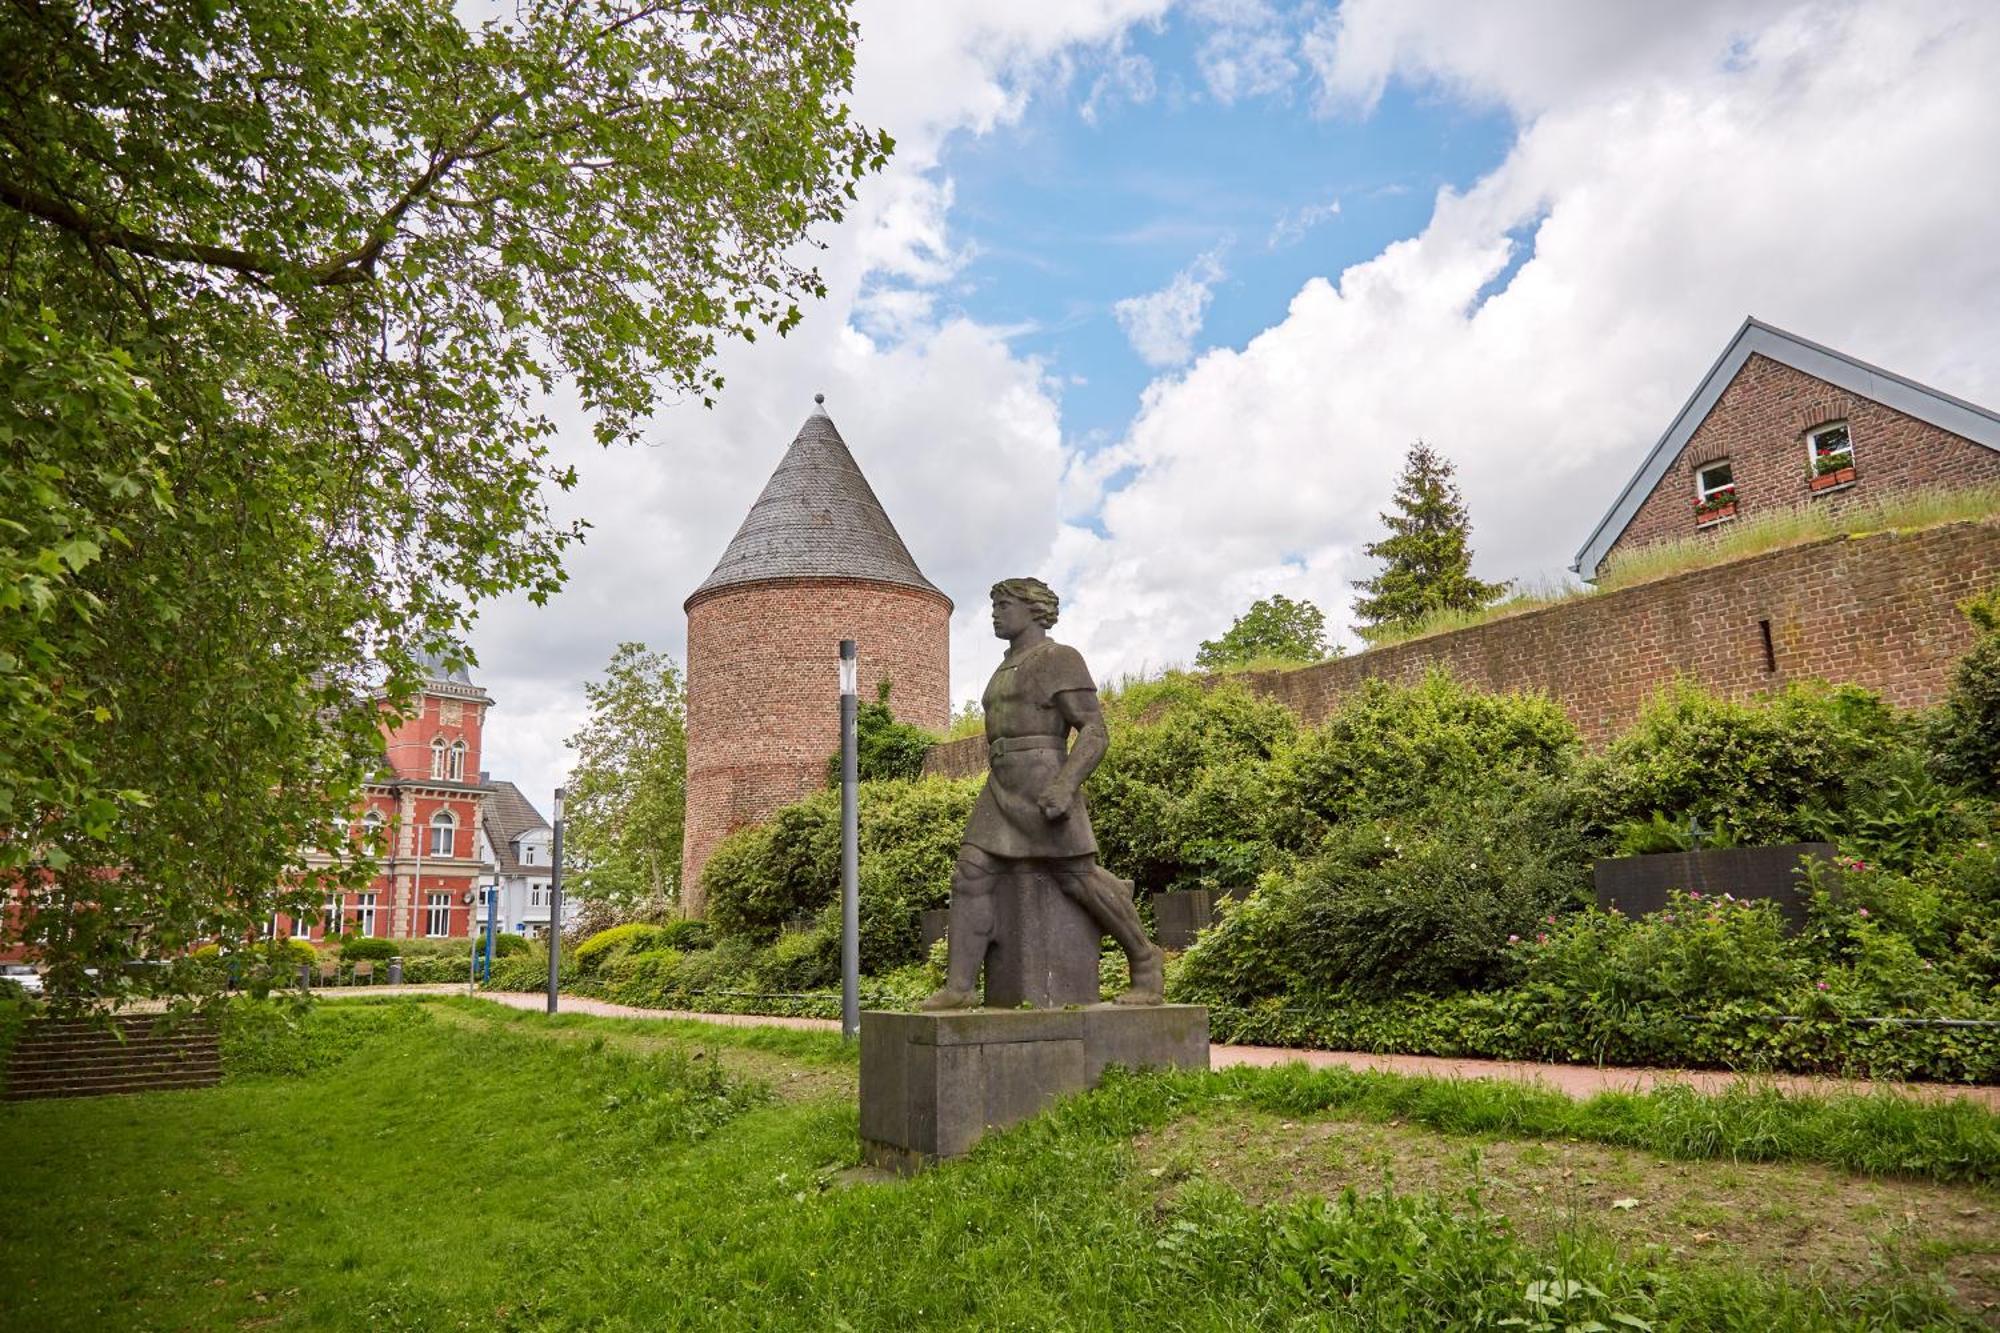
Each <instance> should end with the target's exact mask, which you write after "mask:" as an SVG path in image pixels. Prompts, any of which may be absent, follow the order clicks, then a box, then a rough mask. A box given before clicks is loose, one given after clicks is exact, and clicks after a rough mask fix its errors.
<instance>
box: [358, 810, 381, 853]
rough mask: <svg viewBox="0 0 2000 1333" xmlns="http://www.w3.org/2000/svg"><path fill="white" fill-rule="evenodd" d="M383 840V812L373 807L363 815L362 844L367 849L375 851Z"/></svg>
mask: <svg viewBox="0 0 2000 1333" xmlns="http://www.w3.org/2000/svg"><path fill="white" fill-rule="evenodd" d="M381 841H382V812H381V811H380V810H373V809H371V810H370V811H369V812H368V813H367V814H365V815H363V816H361V845H362V847H363V848H364V849H365V850H367V851H371V852H372V851H374V850H375V849H376V848H377V847H378V846H379V845H380V843H381Z"/></svg>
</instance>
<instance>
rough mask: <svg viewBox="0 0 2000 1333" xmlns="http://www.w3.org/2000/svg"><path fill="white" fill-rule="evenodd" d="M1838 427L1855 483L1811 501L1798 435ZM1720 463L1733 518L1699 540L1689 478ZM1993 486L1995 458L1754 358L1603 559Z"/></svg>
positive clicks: (1998, 469) (1998, 463)
mask: <svg viewBox="0 0 2000 1333" xmlns="http://www.w3.org/2000/svg"><path fill="white" fill-rule="evenodd" d="M1836 421H1845V422H1846V423H1847V425H1848V433H1849V439H1850V440H1851V441H1852V442H1853V446H1854V481H1853V482H1852V483H1851V484H1849V485H1846V486H1842V487H1840V488H1838V489H1833V490H1824V491H1814V490H1812V489H1811V487H1810V486H1809V485H1808V484H1807V476H1806V473H1807V466H1808V463H1807V445H1806V432H1808V431H1810V430H1812V429H1814V428H1815V427H1818V426H1824V425H1827V424H1829V423H1831V422H1836ZM1725 458H1726V459H1728V460H1729V465H1730V471H1731V479H1732V480H1733V481H1734V482H1735V485H1736V518H1735V519H1734V520H1730V519H1724V520H1720V521H1718V522H1715V523H1713V524H1711V525H1709V526H1707V527H1703V528H1701V529H1699V530H1697V528H1696V526H1695V514H1694V504H1695V498H1696V496H1695V471H1696V469H1697V468H1700V467H1706V466H1708V465H1709V464H1711V463H1714V462H1717V461H1720V460H1722V459H1725ZM1992 482H2000V451H1995V450H1992V449H1988V448H1986V447H1985V446H1984V445H1980V444H1975V443H1974V442H1972V441H1971V440H1967V439H1964V438H1963V437H1961V436H1957V435H1954V434H1952V433H1951V432H1950V431H1946V430H1941V429H1939V428H1938V427H1936V426H1933V425H1931V424H1930V423H1928V422H1924V421H1919V420H1917V419H1916V418H1915V417H1912V416H1908V415H1905V414H1904V413H1902V412H1898V411H1897V410H1896V409H1895V408H1893V407H1887V406H1884V405H1883V404H1881V403H1878V402H1876V401H1874V400H1873V399H1871V398H1864V397H1862V396H1861V395H1859V394H1854V393H1849V392H1848V391H1847V390H1845V389H1842V388H1840V387H1838V386H1837V385H1833V384H1829V383H1827V382H1826V381H1825V380H1822V379H1818V378H1816V377H1814V376H1812V375H1808V374H1806V373H1804V372H1803V371H1798V370H1794V369H1792V368H1791V367H1790V366H1787V365H1784V364H1782V363H1780V362H1777V361H1773V360H1771V359H1770V358H1769V357H1765V356H1752V357H1751V358H1750V359H1749V360H1748V361H1745V362H1744V363H1743V367H1742V369H1740V370H1738V371H1737V372H1736V376H1735V378H1734V379H1732V380H1730V382H1729V385H1728V387H1727V388H1725V389H1724V390H1723V391H1722V397H1721V398H1719V399H1718V400H1717V401H1716V404H1715V406H1714V407H1713V408H1712V409H1710V411H1709V414H1708V416H1707V417H1705V418H1703V420H1702V423H1701V425H1700V426H1698V427H1696V428H1695V432H1694V434H1693V435H1692V436H1690V437H1689V439H1688V442H1687V444H1686V446H1684V447H1683V448H1682V450H1681V454H1680V457H1678V458H1676V459H1675V460H1674V464H1673V466H1672V467H1670V468H1668V469H1667V472H1666V475H1665V476H1663V477H1661V478H1660V480H1659V482H1658V483H1657V484H1656V485H1655V486H1654V487H1653V490H1652V493H1651V494H1650V495H1648V496H1647V497H1646V499H1645V501H1644V502H1643V503H1642V504H1641V505H1640V506H1639V510H1638V512H1637V513H1636V514H1634V515H1633V516H1632V521H1631V523H1629V524H1628V525H1626V528H1625V531H1624V533H1623V534H1621V535H1620V536H1619V538H1618V540H1617V541H1616V542H1614V543H1613V544H1612V546H1611V549H1610V551H1609V552H1607V554H1606V558H1607V560H1609V559H1612V558H1615V557H1616V556H1618V555H1620V554H1623V553H1625V552H1627V551H1631V550H1635V549H1637V548H1639V547H1642V546H1651V545H1654V544H1656V543H1659V542H1663V541H1673V540H1676V539H1681V538H1690V537H1695V536H1697V535H1710V534H1720V533H1723V532H1727V531H1728V530H1729V529H1730V527H1731V525H1732V523H1733V522H1741V521H1743V520H1745V519H1751V518H1756V517H1758V516H1760V515H1764V514H1770V513H1774V512H1776V511H1778V510H1783V509H1797V508H1802V507H1806V506H1815V507H1817V506H1826V507H1827V508H1829V509H1835V510H1838V509H1843V508H1846V507H1848V506H1851V505H1854V504H1857V503H1871V502H1875V501H1879V500H1882V499H1885V498H1891V497H1894V496H1896V495H1898V494H1903V493H1907V492H1910V491H1915V490H1924V489H1929V488H1934V487H1942V486H1977V485H1982V484H1987V483H1992Z"/></svg>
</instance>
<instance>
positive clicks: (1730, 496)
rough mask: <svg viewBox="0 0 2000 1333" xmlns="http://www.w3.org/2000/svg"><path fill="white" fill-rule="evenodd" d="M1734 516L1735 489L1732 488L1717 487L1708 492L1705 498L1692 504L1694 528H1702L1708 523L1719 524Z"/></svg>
mask: <svg viewBox="0 0 2000 1333" xmlns="http://www.w3.org/2000/svg"><path fill="white" fill-rule="evenodd" d="M1735 514H1736V488H1735V487H1734V486H1723V487H1719V488H1717V489H1716V490H1713V491H1710V492H1709V493H1708V495H1707V496H1706V497H1705V498H1703V499H1700V500H1696V501H1695V502H1694V521H1695V526H1696V527H1702V526H1705V525H1706V524H1709V523H1720V522H1721V521H1722V520H1723V519H1725V518H1732V517H1734V516H1735Z"/></svg>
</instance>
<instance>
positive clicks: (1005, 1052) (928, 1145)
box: [861, 1004, 1208, 1173]
mask: <svg viewBox="0 0 2000 1333" xmlns="http://www.w3.org/2000/svg"><path fill="white" fill-rule="evenodd" d="M1114 1064H1116V1065H1124V1066H1126V1067H1128V1068H1132V1069H1144V1068H1161V1067H1174V1068H1183V1069H1206V1068H1208V1010H1207V1009H1206V1008H1204V1007H1203V1006H1201V1005H1193V1004H1162V1005H1115V1004H1094V1005H1090V1006H1087V1007H1082V1008H1072V1009H961V1010H956V1011H952V1012H946V1013H934V1014H900V1013H886V1012H883V1011H880V1010H868V1011H866V1012H864V1013H863V1014H862V1015H861V1156H862V1160H864V1161H866V1162H868V1163H869V1164H871V1165H873V1166H879V1167H885V1168H887V1169H889V1170H893V1171H901V1172H904V1173H908V1172H913V1171H918V1170H921V1169H922V1168H923V1167H925V1166H928V1165H931V1164H933V1163H935V1162H938V1161H941V1160H944V1159H948V1158H952V1157H959V1156H963V1155H964V1154H965V1153H967V1152H969V1151H971V1149H972V1145H973V1144H975V1143H977V1142H978V1141H979V1139H980V1137H981V1136H982V1135H984V1134H985V1133H986V1131H987V1130H989V1129H1002V1128H1005V1127H1006V1126H1008V1125H1013V1124H1018V1123H1019V1122H1021V1121H1023V1120H1026V1119H1027V1118H1028V1117H1029V1116H1032V1115H1035V1114H1036V1113H1038V1112H1039V1111H1041V1110H1043V1109H1044V1108H1045V1107H1047V1106H1048V1105H1049V1103H1051V1102H1053V1101H1054V1100H1055V1099H1056V1098H1058V1097H1060V1096H1063V1095H1064V1094H1065V1093H1071V1092H1079V1091H1082V1090H1083V1089H1085V1088H1089V1087H1094V1086H1095V1085H1096V1083H1097V1081H1098V1079H1099V1078H1100V1077H1102V1075H1103V1073H1104V1070H1105V1067H1106V1066H1108V1065H1114Z"/></svg>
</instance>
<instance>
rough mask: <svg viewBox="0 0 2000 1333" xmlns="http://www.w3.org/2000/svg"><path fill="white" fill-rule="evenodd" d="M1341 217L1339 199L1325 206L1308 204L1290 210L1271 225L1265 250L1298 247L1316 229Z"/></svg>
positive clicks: (1329, 201)
mask: <svg viewBox="0 0 2000 1333" xmlns="http://www.w3.org/2000/svg"><path fill="white" fill-rule="evenodd" d="M1339 216H1340V200H1338V199H1329V200H1327V201H1326V202H1325V203H1323V204H1307V205H1305V206H1304V207H1302V208H1288V209H1286V210H1285V211H1284V212H1282V213H1280V214H1279V215H1278V220H1277V221H1276V222H1273V223H1272V224H1271V234H1270V236H1268V237H1267V238H1265V241H1264V248H1265V249H1267V250H1278V249H1282V248H1283V247H1285V246H1287V245H1297V244H1298V243H1299V242H1300V241H1303V240H1304V239H1305V238H1306V233H1307V232H1309V231H1311V230H1312V229H1313V228H1314V227H1317V226H1319V225H1320V224H1321V223H1322V222H1331V221H1332V220H1333V219H1335V218H1337V217H1339Z"/></svg>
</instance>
